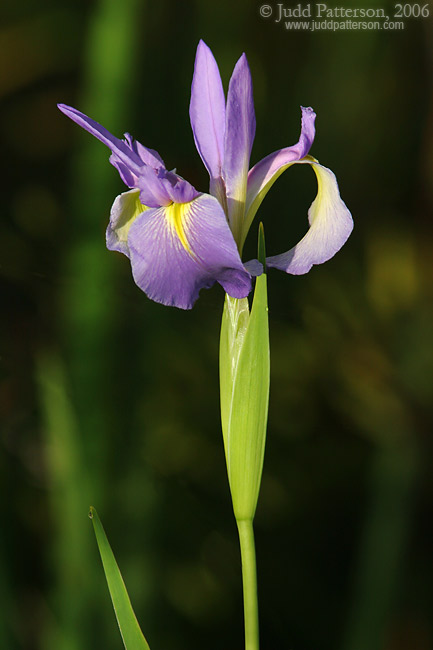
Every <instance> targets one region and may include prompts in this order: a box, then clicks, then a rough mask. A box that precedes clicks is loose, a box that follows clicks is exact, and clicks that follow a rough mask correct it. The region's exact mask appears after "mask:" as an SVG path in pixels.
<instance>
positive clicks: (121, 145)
mask: <svg viewBox="0 0 433 650" xmlns="http://www.w3.org/2000/svg"><path fill="white" fill-rule="evenodd" d="M57 106H58V108H59V109H60V110H61V111H62V113H64V114H65V115H67V116H68V117H69V118H70V119H71V120H73V121H74V122H75V123H76V124H78V126H81V127H82V128H83V129H86V131H88V132H89V133H91V134H92V135H94V136H95V138H98V140H100V141H101V142H103V143H104V144H105V145H106V146H107V147H109V148H110V149H111V151H112V152H113V154H115V156H116V159H118V160H120V161H121V162H122V163H123V164H124V165H126V167H127V168H128V169H129V170H130V171H131V172H132V173H133V174H135V175H138V174H139V173H140V171H141V168H142V166H143V162H142V160H141V159H140V156H139V155H138V154H137V153H136V152H135V151H133V150H132V149H131V147H129V146H128V144H127V143H126V142H124V141H123V140H119V138H116V137H115V136H114V135H112V134H111V133H110V132H109V131H108V130H107V129H106V128H105V127H103V126H101V124H98V122H95V120H92V119H91V118H90V117H87V115H84V113H81V112H80V111H77V109H75V108H72V107H71V106H66V105H65V104H57Z"/></svg>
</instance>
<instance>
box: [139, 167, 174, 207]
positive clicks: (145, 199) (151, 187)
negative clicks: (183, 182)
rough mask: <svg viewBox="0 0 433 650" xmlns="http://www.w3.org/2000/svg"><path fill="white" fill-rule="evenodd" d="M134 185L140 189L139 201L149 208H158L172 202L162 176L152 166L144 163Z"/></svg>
mask: <svg viewBox="0 0 433 650" xmlns="http://www.w3.org/2000/svg"><path fill="white" fill-rule="evenodd" d="M135 187H138V188H139V190H140V201H141V202H142V203H143V204H144V205H148V206H149V207H150V208H159V207H160V206H161V205H170V203H171V202H172V198H171V196H170V194H169V192H168V190H167V187H166V185H165V183H164V178H160V177H159V176H158V172H156V171H155V170H154V169H152V167H148V166H147V165H146V166H144V167H143V168H142V170H141V172H140V176H139V177H138V178H137V181H136V185H135Z"/></svg>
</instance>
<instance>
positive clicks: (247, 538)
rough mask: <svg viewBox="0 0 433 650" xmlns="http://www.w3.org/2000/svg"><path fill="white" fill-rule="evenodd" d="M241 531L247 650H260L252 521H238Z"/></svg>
mask: <svg viewBox="0 0 433 650" xmlns="http://www.w3.org/2000/svg"><path fill="white" fill-rule="evenodd" d="M236 523H237V525H238V531H239V542H240V546H241V559H242V584H243V591H244V620H245V650H259V610H258V605H257V572H256V550H255V545H254V530H253V520H252V519H241V520H237V521H236Z"/></svg>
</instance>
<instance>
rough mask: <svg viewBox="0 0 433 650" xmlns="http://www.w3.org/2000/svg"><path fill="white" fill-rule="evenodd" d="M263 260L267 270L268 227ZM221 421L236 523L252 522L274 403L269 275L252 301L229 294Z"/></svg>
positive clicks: (259, 283)
mask: <svg viewBox="0 0 433 650" xmlns="http://www.w3.org/2000/svg"><path fill="white" fill-rule="evenodd" d="M259 259H260V261H261V262H262V264H263V266H264V261H265V248H264V235H263V227H262V225H261V224H260V230H259ZM220 385H221V420H222V429H223V437H224V449H225V454H226V462H227V472H228V478H229V483H230V490H231V494H232V500H233V509H234V513H235V517H236V519H237V520H238V521H239V520H245V519H252V518H253V517H254V513H255V510H256V505H257V499H258V496H259V490H260V481H261V476H262V468H263V458H264V452H265V441H266V424H267V418H268V402H269V328H268V305H267V287H266V274H265V273H263V274H262V275H261V276H259V277H258V278H257V280H256V287H255V292H254V299H253V304H252V308H251V313H250V310H249V306H248V300H247V298H244V299H242V300H237V299H236V298H231V297H230V296H228V295H226V300H225V305H224V313H223V318H222V325H221V343H220Z"/></svg>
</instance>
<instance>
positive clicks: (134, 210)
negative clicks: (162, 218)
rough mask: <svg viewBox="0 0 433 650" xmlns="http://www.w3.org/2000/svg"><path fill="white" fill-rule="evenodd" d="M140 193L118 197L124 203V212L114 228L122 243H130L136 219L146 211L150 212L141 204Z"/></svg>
mask: <svg viewBox="0 0 433 650" xmlns="http://www.w3.org/2000/svg"><path fill="white" fill-rule="evenodd" d="M139 196H140V192H139V191H138V190H137V191H136V192H124V193H123V194H121V195H120V197H118V199H120V201H121V202H122V211H121V213H120V214H119V218H118V219H117V222H116V224H115V226H114V230H115V231H116V235H117V237H118V238H119V241H121V242H125V243H126V242H127V241H128V233H129V229H130V228H131V226H132V224H133V223H134V221H135V220H136V218H137V217H138V216H139V215H140V214H142V213H143V212H144V211H145V210H148V209H149V208H148V206H147V205H143V204H142V203H140V198H139Z"/></svg>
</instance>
